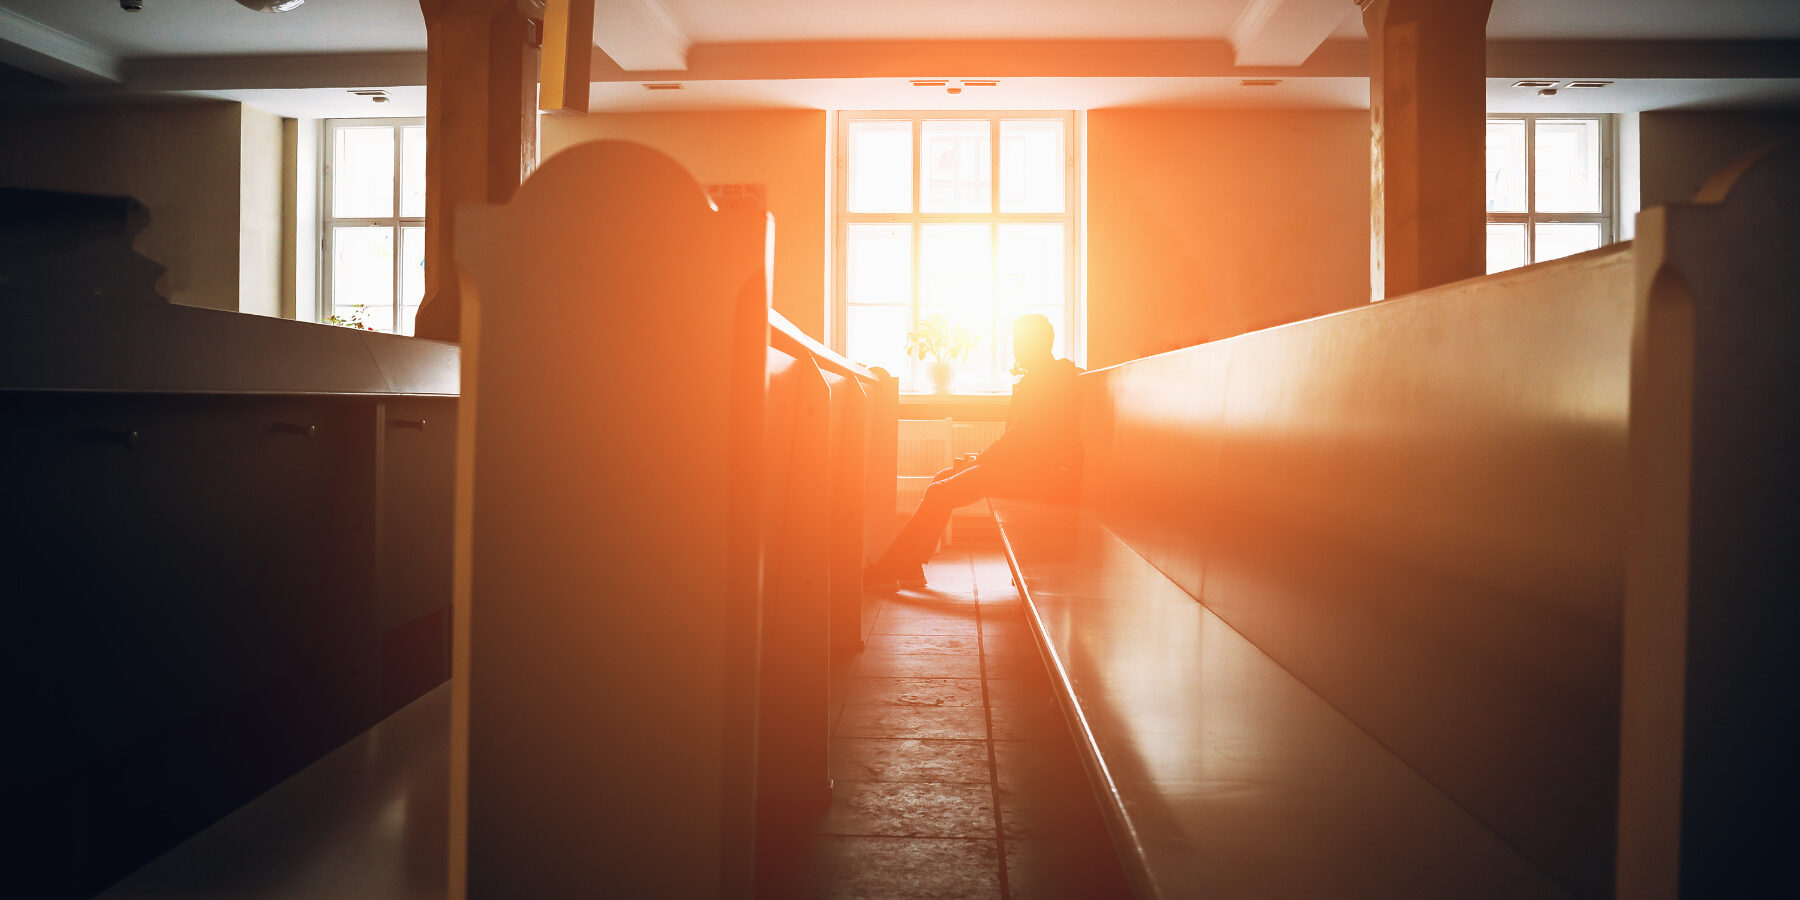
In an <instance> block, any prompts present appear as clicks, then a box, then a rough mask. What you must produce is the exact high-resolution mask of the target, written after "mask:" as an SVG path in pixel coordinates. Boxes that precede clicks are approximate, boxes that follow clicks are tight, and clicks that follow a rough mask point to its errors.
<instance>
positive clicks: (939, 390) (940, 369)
mask: <svg viewBox="0 0 1800 900" xmlns="http://www.w3.org/2000/svg"><path fill="white" fill-rule="evenodd" d="M930 371H931V392H932V393H934V394H948V393H950V379H951V376H953V375H954V374H955V373H954V372H952V371H951V369H950V364H949V363H947V362H934V363H932V364H931V370H930Z"/></svg>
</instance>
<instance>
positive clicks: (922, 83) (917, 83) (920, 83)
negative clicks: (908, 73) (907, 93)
mask: <svg viewBox="0 0 1800 900" xmlns="http://www.w3.org/2000/svg"><path fill="white" fill-rule="evenodd" d="M949 84H950V82H948V81H942V80H938V81H930V80H927V79H920V78H915V79H913V82H912V86H913V87H948V86H949Z"/></svg>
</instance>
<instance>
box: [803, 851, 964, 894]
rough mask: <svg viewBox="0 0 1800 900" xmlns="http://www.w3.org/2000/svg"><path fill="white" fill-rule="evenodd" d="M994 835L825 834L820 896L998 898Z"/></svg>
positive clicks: (820, 864) (821, 852) (820, 856)
mask: <svg viewBox="0 0 1800 900" xmlns="http://www.w3.org/2000/svg"><path fill="white" fill-rule="evenodd" d="M999 855H1000V854H999V850H998V846H997V844H996V842H995V841H993V840H930V839H917V838H882V837H827V838H823V839H821V842H820V849H819V858H820V859H819V878H818V879H817V896H819V897H820V898H822V900H851V898H856V900H869V898H885V900H998V898H999V897H1000V859H999Z"/></svg>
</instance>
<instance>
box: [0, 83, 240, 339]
mask: <svg viewBox="0 0 1800 900" xmlns="http://www.w3.org/2000/svg"><path fill="white" fill-rule="evenodd" d="M243 136H244V135H243V116H242V106H241V105H240V104H237V103H232V102H227V101H216V102H187V103H158V104H134V105H128V106H126V105H120V106H82V107H73V108H49V107H31V108H20V107H12V108H0V185H4V186H6V187H22V188H39V189H44V190H57V191H73V192H78V193H89V194H105V195H124V196H130V197H134V198H136V199H137V200H138V201H139V202H141V203H143V204H144V205H145V206H146V207H148V208H149V210H150V223H149V225H148V226H147V227H146V228H145V229H144V231H143V233H142V234H140V235H139V236H138V239H137V242H136V244H135V247H136V249H137V251H138V252H139V253H141V254H143V255H144V256H147V257H149V258H150V259H153V260H155V261H157V262H158V263H161V264H162V265H163V266H164V267H165V269H166V271H165V272H164V273H163V276H162V278H161V279H160V280H159V281H158V282H157V287H158V290H159V291H160V292H161V293H162V295H163V296H165V297H168V298H169V299H170V300H171V301H173V302H175V303H181V304H186V305H189V306H205V307H212V308H214V309H237V308H238V292H239V287H240V285H239V243H240V233H241V229H242V226H243V223H242V221H241V219H240V214H239V202H238V201H239V196H240V193H241V191H242V184H241V183H240V177H241V174H240V160H241V154H242V149H241V144H242V141H243Z"/></svg>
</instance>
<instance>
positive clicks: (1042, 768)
mask: <svg viewBox="0 0 1800 900" xmlns="http://www.w3.org/2000/svg"><path fill="white" fill-rule="evenodd" d="M994 777H995V779H996V780H998V781H999V782H1000V783H1001V784H1007V785H1014V786H1017V787H1020V788H1023V789H1025V790H1068V789H1069V788H1070V786H1071V785H1074V786H1083V787H1085V786H1086V785H1087V783H1088V782H1087V774H1086V771H1085V770H1084V769H1083V768H1082V766H1081V758H1080V757H1079V756H1077V755H1076V751H1075V748H1074V747H1073V746H1072V744H1071V742H1069V741H995V742H994Z"/></svg>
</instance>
